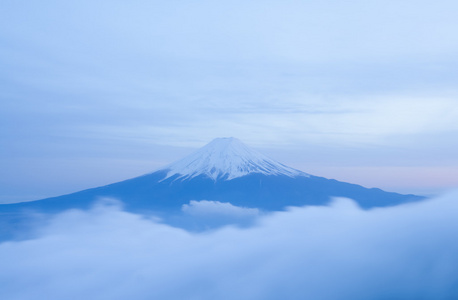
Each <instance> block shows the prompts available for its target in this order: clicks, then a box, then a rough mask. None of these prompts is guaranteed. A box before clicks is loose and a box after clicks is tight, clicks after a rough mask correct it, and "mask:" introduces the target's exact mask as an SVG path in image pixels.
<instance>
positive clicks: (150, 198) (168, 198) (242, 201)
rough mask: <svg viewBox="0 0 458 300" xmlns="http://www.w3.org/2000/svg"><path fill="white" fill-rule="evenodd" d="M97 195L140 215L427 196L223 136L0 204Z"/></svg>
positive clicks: (82, 204)
mask: <svg viewBox="0 0 458 300" xmlns="http://www.w3.org/2000/svg"><path fill="white" fill-rule="evenodd" d="M99 197H114V198H118V199H120V200H122V201H123V202H124V203H125V208H126V209H127V210H130V211H137V212H138V211H149V210H154V211H156V212H158V211H161V212H170V211H180V209H181V207H182V205H183V204H187V203H189V201H191V200H215V201H220V202H230V203H232V204H233V205H238V206H243V207H253V208H260V209H263V210H281V209H284V208H285V207H287V206H302V205H325V204H327V203H328V202H329V201H330V198H331V197H348V198H352V199H354V200H355V201H356V202H357V203H358V204H359V205H360V206H361V207H363V208H372V207H381V206H390V205H396V204H401V203H405V202H410V201H416V200H420V199H422V198H423V197H420V196H415V195H401V194H397V193H389V192H385V191H382V190H380V189H367V188H364V187H362V186H359V185H355V184H350V183H345V182H339V181H337V180H332V179H326V178H322V177H317V176H312V175H309V174H307V173H304V172H301V171H298V170H295V169H293V168H290V167H287V166H284V165H282V164H280V163H278V162H276V161H274V160H272V159H270V158H268V157H266V156H264V155H262V154H260V153H258V152H256V151H253V150H251V149H249V148H248V147H246V146H245V145H244V144H243V143H241V142H240V141H239V140H237V139H234V138H220V139H215V140H213V141H212V142H211V143H209V144H208V145H206V146H204V147H203V148H201V149H199V150H198V151H196V152H195V153H193V154H191V155H189V156H187V157H185V158H183V159H181V160H179V161H177V162H175V163H172V164H170V165H168V166H166V167H164V168H162V169H160V170H158V171H156V172H153V173H151V174H147V175H143V176H140V177H136V178H133V179H129V180H125V181H122V182H117V183H113V184H110V185H107V186H103V187H98V188H94V189H89V190H84V191H81V192H77V193H73V194H69V195H63V196H59V197H53V198H48V199H44V200H39V201H33V202H26V203H17V204H9V205H0V212H2V211H3V212H5V211H10V212H12V211H17V210H18V209H34V210H39V211H46V212H58V211H61V210H64V209H68V208H83V209H85V208H88V207H89V206H90V205H91V203H92V202H93V201H95V200H96V199H97V198H99Z"/></svg>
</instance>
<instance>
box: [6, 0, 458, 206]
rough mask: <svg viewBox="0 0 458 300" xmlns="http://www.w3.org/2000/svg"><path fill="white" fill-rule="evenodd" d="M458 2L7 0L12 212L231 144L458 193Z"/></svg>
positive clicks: (354, 175) (395, 184)
mask: <svg viewBox="0 0 458 300" xmlns="http://www.w3.org/2000/svg"><path fill="white" fill-rule="evenodd" d="M457 14H458V2H456V1H445V0H442V1H441V0H439V1H422V0H415V1H414V0H406V1H399V0H397V1H391V0H388V1H371V0H364V1H363V0H357V1H292V0H291V1H288V0H286V1H258V0H254V1H238V0H235V1H234V0H231V1H224V0H223V1H200V0H196V1H97V3H94V1H86V0H82V1H73V2H67V1H64V2H63V1H47V0H44V1H9V0H6V1H3V2H2V8H1V9H0V66H1V68H0V126H1V127H0V141H1V147H0V164H1V165H2V168H1V170H2V171H1V173H0V202H8V201H20V200H32V199H39V198H44V197H49V196H57V195H61V194H64V193H70V192H75V191H78V190H81V189H85V188H90V187H95V186H99V185H104V184H108V183H112V182H114V181H119V180H123V179H127V178H131V177H134V176H138V175H142V174H144V173H148V172H152V171H154V170H155V169H157V168H159V167H161V166H163V165H166V164H168V163H170V162H172V161H174V160H177V159H179V158H181V157H182V156H184V155H187V154H189V153H190V152H192V151H194V150H195V149H196V148H198V147H201V146H203V145H205V144H206V143H208V142H209V141H211V140H212V139H213V138H216V137H226V136H233V137H237V138H239V139H240V140H241V141H243V142H244V143H245V144H247V145H248V146H251V147H253V148H255V149H256V150H258V151H260V152H262V153H264V154H266V155H268V156H270V157H272V158H273V159H276V160H278V161H280V162H282V163H284V164H287V165H289V166H291V167H294V168H297V169H300V170H302V171H305V172H307V173H311V174H314V175H318V176H324V177H327V178H335V179H338V180H342V181H347V182H352V183H358V184H361V185H364V186H366V187H380V188H383V189H385V190H389V191H397V192H403V193H418V194H434V193H437V192H440V191H442V190H444V189H448V188H452V187H457V186H458V157H457V154H456V150H457V149H458V138H457V137H458V121H457V120H458V106H457V104H458V87H457V82H458V54H457V53H458V38H457V34H456V31H457V29H458V19H457V18H456V16H457Z"/></svg>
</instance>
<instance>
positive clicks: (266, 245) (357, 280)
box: [0, 192, 458, 300]
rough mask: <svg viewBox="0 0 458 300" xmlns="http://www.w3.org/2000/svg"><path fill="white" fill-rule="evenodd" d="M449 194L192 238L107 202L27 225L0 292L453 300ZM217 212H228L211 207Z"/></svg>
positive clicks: (348, 205)
mask: <svg viewBox="0 0 458 300" xmlns="http://www.w3.org/2000/svg"><path fill="white" fill-rule="evenodd" d="M457 196H458V194H457V193H456V192H451V193H449V194H447V195H443V196H440V197H437V198H434V199H430V200H427V201H424V202H420V203H415V204H409V205H401V206H397V207H390V208H380V209H373V210H370V211H363V210H360V209H359V208H357V206H356V205H355V204H354V203H353V202H352V201H351V200H348V199H337V200H336V201H335V202H334V203H333V204H332V205H331V206H330V207H302V208H290V209H289V210H288V211H285V212H277V213H274V214H270V215H262V216H259V217H258V219H257V221H256V222H255V224H254V225H253V226H250V227H247V228H238V227H232V226H228V227H223V228H221V229H219V230H214V231H211V232H204V233H190V232H187V231H185V230H181V229H178V228H174V227H171V226H169V225H165V224H161V223H158V222H157V221H155V220H152V219H147V218H144V217H142V216H139V215H135V214H131V213H127V212H124V211H122V209H121V208H120V207H119V206H117V205H108V204H100V205H98V206H96V207H94V208H93V209H92V210H90V211H79V210H70V211H67V212H64V213H62V214H60V215H57V216H55V217H53V218H51V219H49V220H47V221H46V222H45V223H44V224H42V225H41V226H39V229H38V230H37V231H36V232H35V238H32V239H29V240H23V241H9V242H3V243H2V244H0V263H1V265H2V268H1V269H0V282H1V283H2V289H1V292H0V294H1V295H2V297H3V298H5V299H37V298H43V297H44V298H46V299H51V300H52V299H68V298H70V297H72V298H79V299H80V298H90V299H126V298H135V299H151V298H159V299H279V298H288V299H320V300H327V299H355V300H358V299H361V300H362V299H428V300H430V299H442V300H445V299H447V300H448V299H450V300H451V299H456V297H457V295H458V289H457V286H458V282H457V278H458V274H457V270H458V255H457V253H458V251H457V250H458V243H457V242H456V239H454V237H455V236H456V235H457V234H458V227H457V225H456V224H457V223H456V217H457V215H456V212H457V202H456V199H457ZM191 206H195V205H194V204H192V205H191ZM204 206H206V207H205V208H204V209H202V210H201V213H203V212H204V211H207V212H208V213H209V214H211V213H210V211H212V210H213V211H214V209H215V203H210V202H209V203H204ZM209 206H213V207H211V209H207V208H208V207H209ZM224 208H227V209H228V210H229V214H230V213H231V212H234V211H235V210H234V207H222V206H218V209H216V210H217V211H218V212H219V213H221V210H224ZM236 213H240V210H237V211H236ZM24 287H27V288H24Z"/></svg>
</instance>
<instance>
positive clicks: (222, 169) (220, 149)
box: [163, 138, 309, 180]
mask: <svg viewBox="0 0 458 300" xmlns="http://www.w3.org/2000/svg"><path fill="white" fill-rule="evenodd" d="M163 170H165V171H167V176H166V177H165V178H164V179H166V178H169V177H172V176H174V175H179V176H178V178H184V179H186V178H193V177H196V176H199V175H206V176H208V177H210V178H212V179H213V180H216V179H218V178H220V179H224V180H230V179H234V178H237V177H241V176H245V175H247V174H250V173H260V174H264V175H286V176H289V177H295V176H309V175H308V174H306V173H304V172H301V171H299V170H295V169H293V168H290V167H287V166H285V165H282V164H281V163H278V162H276V161H274V160H272V159H270V158H268V157H266V156H264V155H263V154H261V153H259V152H257V151H254V150H252V149H250V148H248V147H247V146H245V145H244V144H243V143H242V142H241V141H239V140H238V139H236V138H217V139H214V140H213V141H211V142H210V143H208V144H207V145H205V146H204V147H202V148H200V149H199V150H197V151H196V152H194V153H193V154H191V155H189V156H187V157H185V158H183V159H181V160H179V161H176V162H174V163H172V164H170V165H168V166H166V167H165V168H163Z"/></svg>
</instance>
